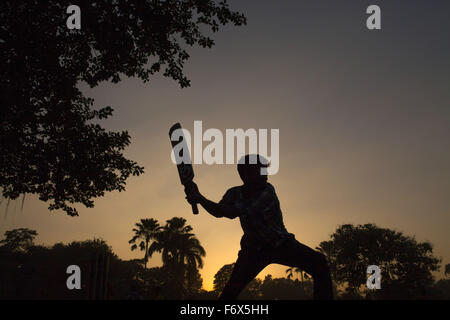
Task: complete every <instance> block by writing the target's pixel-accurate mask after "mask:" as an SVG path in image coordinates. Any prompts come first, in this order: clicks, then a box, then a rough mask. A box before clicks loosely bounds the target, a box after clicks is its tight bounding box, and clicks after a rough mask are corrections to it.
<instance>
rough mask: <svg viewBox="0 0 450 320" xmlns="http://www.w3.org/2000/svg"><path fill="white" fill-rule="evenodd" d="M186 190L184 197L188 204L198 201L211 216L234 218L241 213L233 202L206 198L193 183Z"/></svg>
mask: <svg viewBox="0 0 450 320" xmlns="http://www.w3.org/2000/svg"><path fill="white" fill-rule="evenodd" d="M185 191H186V195H187V197H186V199H187V200H188V202H189V203H190V204H193V203H200V204H201V205H202V207H203V208H204V209H205V210H206V211H207V212H208V213H209V214H211V215H212V216H214V217H216V218H221V217H227V218H230V219H234V218H236V217H238V216H239V215H240V214H242V212H241V211H242V210H240V209H239V208H237V207H236V206H234V205H233V204H227V203H223V201H221V202H219V203H216V202H214V201H211V200H208V199H207V198H206V197H204V196H203V195H202V194H201V193H200V191H199V190H198V188H197V185H193V186H192V188H190V189H189V190H185Z"/></svg>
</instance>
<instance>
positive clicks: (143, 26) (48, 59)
mask: <svg viewBox="0 0 450 320" xmlns="http://www.w3.org/2000/svg"><path fill="white" fill-rule="evenodd" d="M69 4H70V3H69V2H67V1H55V0H52V1H46V2H42V1H33V2H27V3H24V2H21V1H14V0H4V1H1V4H0V52H2V58H1V59H0V101H1V102H2V107H1V108H0V188H1V189H2V194H3V197H5V198H8V199H16V198H17V197H18V196H19V195H20V194H26V193H31V194H37V195H38V197H39V199H40V200H42V201H45V202H47V201H49V202H50V205H49V209H50V210H55V209H62V210H64V211H65V212H66V213H67V214H69V215H71V216H76V215H78V211H77V209H76V208H74V207H73V204H74V203H81V204H83V205H84V206H86V207H93V205H94V202H93V199H94V198H96V197H101V196H103V195H104V194H105V192H109V191H114V190H118V191H123V190H125V182H126V180H127V179H128V178H129V177H130V176H131V175H140V174H142V173H143V172H144V171H143V168H142V167H140V166H138V165H137V163H136V162H134V161H132V160H129V159H126V158H125V157H124V155H123V150H124V149H125V148H126V147H127V146H128V145H129V144H130V136H129V134H128V132H127V131H121V132H111V131H106V130H105V129H104V128H102V127H101V126H100V125H99V124H98V122H99V120H102V119H105V118H108V117H110V116H111V115H112V112H113V109H112V108H111V107H109V106H106V107H100V108H94V101H93V99H90V98H88V97H85V96H83V94H82V93H81V91H80V90H79V88H78V85H79V84H80V83H86V84H88V85H89V86H90V87H95V86H97V85H98V84H99V83H100V82H102V81H112V82H113V83H117V82H119V81H120V80H121V77H122V76H126V77H138V78H140V79H142V80H143V81H149V79H150V76H151V75H152V74H154V73H157V72H159V71H160V70H161V71H163V75H164V76H166V77H170V78H172V79H174V80H175V81H177V82H178V83H179V84H180V86H181V87H186V86H189V80H188V79H187V77H186V76H185V75H184V73H183V66H184V63H185V61H186V60H187V59H188V58H189V54H188V52H187V51H186V49H185V48H184V47H187V46H194V45H199V46H201V47H204V48H205V47H208V48H209V47H211V46H213V45H214V41H213V40H212V39H211V38H210V37H208V36H207V35H205V34H204V33H203V32H207V33H209V31H208V30H211V31H212V32H216V31H218V30H219V25H225V24H227V23H232V24H234V25H242V24H245V22H246V19H245V17H244V16H243V15H242V14H239V13H236V12H233V11H231V10H230V9H229V8H228V5H227V3H226V1H221V2H220V3H219V4H215V3H214V1H212V0H206V1H196V0H170V1H166V0H156V1H131V0H124V1H118V2H117V1H115V2H111V1H107V0H96V1H87V0H80V1H77V5H78V6H79V7H80V8H81V16H82V26H81V29H80V30H77V29H74V30H69V29H68V28H67V27H66V19H67V18H68V16H69V15H67V14H66V9H67V7H68V6H69Z"/></svg>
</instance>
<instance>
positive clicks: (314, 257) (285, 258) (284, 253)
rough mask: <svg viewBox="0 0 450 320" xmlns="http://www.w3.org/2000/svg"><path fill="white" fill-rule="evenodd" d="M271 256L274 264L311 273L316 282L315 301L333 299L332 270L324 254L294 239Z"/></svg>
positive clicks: (282, 245) (274, 251)
mask: <svg viewBox="0 0 450 320" xmlns="http://www.w3.org/2000/svg"><path fill="white" fill-rule="evenodd" d="M270 255H271V262H273V263H277V264H283V265H286V266H289V267H297V268H300V269H302V270H304V271H305V272H307V273H309V274H310V275H311V276H312V277H313V280H314V299H321V300H329V299H333V289H332V283H331V276H330V270H329V268H328V264H327V260H326V258H325V256H324V255H323V254H321V253H320V252H318V251H315V250H313V249H311V248H310V247H307V246H305V245H304V244H302V243H300V242H298V241H297V240H295V239H292V240H287V241H286V242H285V243H283V244H281V245H280V247H278V248H277V249H275V250H273V251H272V252H271V254H270Z"/></svg>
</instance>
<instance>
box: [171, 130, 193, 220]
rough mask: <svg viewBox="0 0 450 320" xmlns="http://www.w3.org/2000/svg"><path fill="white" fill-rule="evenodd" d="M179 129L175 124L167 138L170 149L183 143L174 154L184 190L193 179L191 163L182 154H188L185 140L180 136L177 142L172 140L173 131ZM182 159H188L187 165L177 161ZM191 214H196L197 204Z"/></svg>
mask: <svg viewBox="0 0 450 320" xmlns="http://www.w3.org/2000/svg"><path fill="white" fill-rule="evenodd" d="M177 129H181V125H180V123H179V122H177V123H175V124H174V125H173V126H172V127H171V128H170V130H169V138H170V142H171V143H172V148H174V147H175V146H176V145H178V144H179V143H184V144H185V145H184V146H183V148H182V150H181V151H180V153H179V154H175V153H174V156H175V159H176V160H177V163H178V164H177V169H178V175H179V176H180V181H181V184H182V185H183V186H184V188H185V189H189V188H190V187H191V185H192V180H193V179H194V169H193V168H192V161H191V157H190V155H189V154H187V155H183V152H185V151H186V152H188V150H189V149H188V146H187V144H186V140H185V138H184V135H180V137H179V139H178V140H175V141H174V140H172V134H173V132H174V131H175V130H177ZM180 158H184V159H185V160H186V159H189V161H186V162H188V163H184V161H178V159H180ZM192 212H193V213H194V214H198V208H197V204H193V205H192Z"/></svg>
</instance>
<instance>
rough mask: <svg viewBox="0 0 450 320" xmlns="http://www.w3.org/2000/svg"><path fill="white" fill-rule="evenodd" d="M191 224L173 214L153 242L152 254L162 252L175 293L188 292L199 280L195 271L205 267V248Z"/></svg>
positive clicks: (177, 295)
mask: <svg viewBox="0 0 450 320" xmlns="http://www.w3.org/2000/svg"><path fill="white" fill-rule="evenodd" d="M191 231H192V227H191V226H190V225H186V219H184V218H178V217H174V218H172V219H170V220H167V222H166V225H165V226H164V227H163V228H162V230H161V231H160V232H159V233H158V234H157V235H156V240H155V241H154V242H153V243H152V244H151V245H150V248H149V254H150V256H151V255H152V254H153V253H154V252H161V253H162V260H163V264H164V266H165V268H166V270H167V272H168V274H169V282H170V284H169V287H172V288H173V289H174V290H173V292H172V294H174V297H176V298H180V297H184V296H186V295H187V294H189V291H190V290H191V289H192V286H193V285H194V284H195V283H198V281H197V280H196V278H197V277H196V273H197V270H198V269H201V268H203V257H204V256H205V255H206V253H205V249H204V248H203V247H202V246H201V244H200V241H199V240H198V239H197V238H196V237H195V235H194V234H193V233H191Z"/></svg>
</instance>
